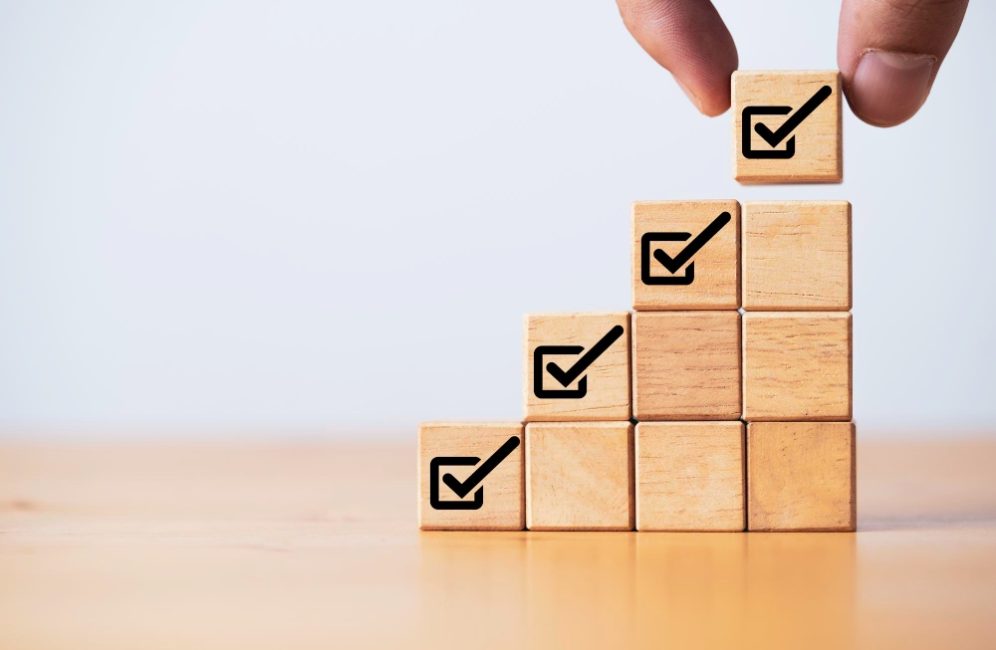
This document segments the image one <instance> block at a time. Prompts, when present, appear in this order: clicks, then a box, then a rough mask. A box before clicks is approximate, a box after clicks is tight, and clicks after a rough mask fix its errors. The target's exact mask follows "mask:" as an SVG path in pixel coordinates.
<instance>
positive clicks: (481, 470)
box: [429, 436, 521, 510]
mask: <svg viewBox="0 0 996 650" xmlns="http://www.w3.org/2000/svg"><path fill="white" fill-rule="evenodd" d="M520 442H521V440H520V439H519V437H518V436H511V437H510V438H509V439H508V440H506V441H505V442H504V443H503V444H502V446H501V447H499V448H498V450H497V451H495V453H493V454H491V456H489V457H488V458H487V459H486V460H485V461H484V462H483V463H481V459H480V458H478V457H476V456H437V457H436V458H433V459H432V460H431V461H430V462H429V505H431V506H432V507H433V508H434V509H435V510H480V509H481V508H482V507H484V487H483V486H482V485H481V483H482V482H483V481H484V479H485V478H487V476H488V475H489V474H490V473H491V472H493V471H494V470H495V468H497V467H498V465H500V464H501V462H502V461H503V460H505V459H506V458H508V456H509V455H510V454H511V453H512V452H513V451H515V449H516V447H518V446H519V444H520ZM478 463H480V465H478ZM475 465H476V466H477V468H476V469H475V470H474V471H473V473H471V475H470V476H468V477H467V478H465V479H464V480H462V481H461V480H459V479H458V478H456V477H455V476H453V474H451V473H446V474H443V475H442V477H440V473H441V471H442V468H443V467H473V466H475ZM440 483H444V484H445V485H446V487H448V488H449V489H450V490H451V491H452V492H453V494H455V495H456V496H457V497H458V500H443V499H442V498H441V497H440V494H439V484H440ZM471 492H474V496H473V498H472V499H471V500H469V501H466V500H464V499H465V498H466V497H467V495H468V494H470V493H471Z"/></svg>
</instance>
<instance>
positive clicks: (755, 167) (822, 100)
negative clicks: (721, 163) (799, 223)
mask: <svg viewBox="0 0 996 650" xmlns="http://www.w3.org/2000/svg"><path fill="white" fill-rule="evenodd" d="M732 97H733V121H734V125H733V139H734V144H733V151H734V177H735V178H736V179H737V180H738V181H740V182H741V183H839V182H840V181H841V180H842V178H843V162H842V153H841V92H840V74H839V73H838V72H837V71H835V70H834V71H826V72H800V71H778V72H772V71H737V72H734V73H733V79H732Z"/></svg>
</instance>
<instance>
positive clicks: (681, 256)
mask: <svg viewBox="0 0 996 650" xmlns="http://www.w3.org/2000/svg"><path fill="white" fill-rule="evenodd" d="M739 249H740V204H739V203H737V202H736V201H733V200H730V201H649V202H640V203H634V204H633V276H632V282H633V307H634V308H636V309H638V310H639V309H646V310H654V309H737V308H738V307H739V306H740V285H739V278H740V257H739Z"/></svg>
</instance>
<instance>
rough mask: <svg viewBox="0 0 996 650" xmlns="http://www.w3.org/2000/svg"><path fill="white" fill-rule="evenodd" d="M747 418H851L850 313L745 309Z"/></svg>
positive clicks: (745, 412)
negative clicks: (747, 311) (774, 311)
mask: <svg viewBox="0 0 996 650" xmlns="http://www.w3.org/2000/svg"><path fill="white" fill-rule="evenodd" d="M744 419H745V420H748V421H757V420H850V419H851V314H849V313H846V312H811V313H805V314H801V313H800V314H783V313H759V312H754V313H747V314H744Z"/></svg>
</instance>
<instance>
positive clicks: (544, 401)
mask: <svg viewBox="0 0 996 650" xmlns="http://www.w3.org/2000/svg"><path fill="white" fill-rule="evenodd" d="M525 350H526V357H525V368H526V382H525V387H524V391H525V411H526V420H527V421H531V422H536V421H559V422H563V421H581V420H586V421H601V420H626V421H628V420H629V419H630V415H631V409H630V391H629V313H628V312H622V313H610V314H533V315H529V316H527V317H526V345H525Z"/></svg>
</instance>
